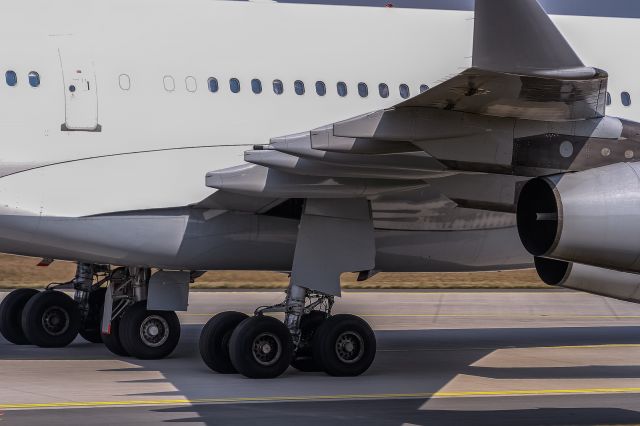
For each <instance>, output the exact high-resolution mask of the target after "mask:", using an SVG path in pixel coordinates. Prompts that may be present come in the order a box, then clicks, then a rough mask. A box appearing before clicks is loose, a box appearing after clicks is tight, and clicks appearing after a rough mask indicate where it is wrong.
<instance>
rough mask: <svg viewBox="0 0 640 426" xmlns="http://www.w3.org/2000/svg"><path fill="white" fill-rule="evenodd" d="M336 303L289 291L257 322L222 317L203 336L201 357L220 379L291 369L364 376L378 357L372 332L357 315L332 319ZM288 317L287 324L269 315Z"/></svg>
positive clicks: (260, 312) (271, 374) (329, 298)
mask: <svg viewBox="0 0 640 426" xmlns="http://www.w3.org/2000/svg"><path fill="white" fill-rule="evenodd" d="M332 306H333V297H332V296H326V295H322V294H319V293H313V292H310V291H309V290H307V289H305V288H302V287H298V286H294V285H292V286H290V288H289V290H288V292H287V298H286V300H285V301H284V302H283V303H281V304H278V305H274V306H268V307H261V308H258V309H257V310H256V313H255V315H254V316H252V317H248V316H247V315H245V314H242V313H239V312H223V313H220V314H218V315H216V316H215V317H213V318H211V320H209V322H208V323H207V325H206V326H205V327H204V329H203V330H202V334H201V335H200V354H201V355H202V359H203V360H204V362H205V363H206V364H207V366H209V368H211V369H212V370H213V371H216V372H218V373H223V374H228V373H236V372H238V373H240V374H242V375H244V376H246V377H250V378H257V379H264V378H274V377H278V376H280V375H281V374H282V373H284V371H285V370H286V369H287V368H288V367H289V365H292V366H293V367H295V368H296V369H298V370H300V371H305V372H310V371H324V372H326V373H327V374H330V375H332V376H357V375H360V374H362V373H364V372H365V371H366V370H367V369H368V368H369V367H370V366H371V363H372V362H373V360H374V358H375V354H376V339H375V335H374V333H373V331H372V330H371V327H369V325H368V324H367V323H366V322H365V321H364V320H362V319H361V318H358V317H356V316H354V315H334V316H331V307H332ZM270 312H283V313H284V314H285V319H284V322H282V321H279V320H277V319H275V318H273V317H270V316H266V315H264V314H266V313H270Z"/></svg>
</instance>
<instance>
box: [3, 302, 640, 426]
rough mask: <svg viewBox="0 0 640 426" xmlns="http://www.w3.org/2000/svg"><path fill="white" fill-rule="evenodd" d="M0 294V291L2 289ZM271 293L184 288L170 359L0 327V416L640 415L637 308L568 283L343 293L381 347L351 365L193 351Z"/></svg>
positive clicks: (376, 419)
mask: <svg viewBox="0 0 640 426" xmlns="http://www.w3.org/2000/svg"><path fill="white" fill-rule="evenodd" d="M4 294H5V293H0V297H3V296H4ZM282 297H283V295H282V293H280V292H249V291H243V292H226V291H207V292H204V291H203V292H193V293H192V295H191V301H190V308H189V311H188V312H187V313H181V314H180V318H181V322H182V324H183V329H182V337H181V341H180V345H179V347H178V349H177V350H176V351H175V352H174V354H173V355H172V356H171V357H169V358H168V359H164V360H153V361H141V360H137V359H131V358H120V357H116V356H114V355H112V354H111V353H110V352H108V351H107V350H106V349H105V348H104V347H103V346H102V345H96V344H89V343H86V342H85V341H83V340H82V339H81V338H78V339H77V340H76V341H75V342H74V343H73V344H72V345H70V346H69V347H67V348H63V349H42V348H36V347H33V346H15V345H12V344H9V343H8V342H6V341H5V340H2V338H0V423H2V424H18V425H36V424H47V425H70V424H91V425H106V424H109V425H113V424H119V425H129V424H140V425H142V424H160V423H165V422H166V423H169V424H190V425H198V424H207V425H227V424H238V425H240V424H256V423H259V424H260V425H275V424H278V425H282V424H305V425H326V424H332V425H342V424H344V425H373V424H375V425H377V424H381V425H460V424H473V425H518V426H526V425H562V424H567V425H568V424H571V425H576V424H577V425H583V424H585V425H586V424H588V425H592V424H640V306H638V305H634V304H630V303H626V302H619V301H613V300H610V299H606V298H602V297H598V296H592V295H588V294H584V293H575V292H569V291H561V290H560V291H556V290H550V291H531V290H526V291H523V290H520V291H469V290H465V291H372V292H369V291H367V292H364V291H363V292H348V293H345V294H344V295H343V297H342V298H341V299H340V300H338V301H337V303H336V306H335V309H334V312H336V313H338V312H348V313H354V314H357V315H361V316H363V317H364V318H365V319H366V320H367V321H369V322H370V323H371V325H372V326H373V327H374V329H375V330H376V336H377V339H378V348H379V351H378V354H377V357H376V360H375V362H374V364H373V365H372V367H371V369H370V370H369V371H368V372H367V373H366V374H364V375H363V376H360V377H355V378H335V377H329V376H327V375H325V374H322V373H301V372H298V371H296V370H294V369H289V370H288V371H287V372H286V373H285V374H284V375H283V376H282V377H280V378H277V379H271V380H250V379H246V378H243V377H241V376H238V375H220V374H216V373H213V372H211V371H210V370H208V368H207V367H206V366H205V365H204V363H203V362H202V361H201V360H200V357H199V354H198V351H197V340H198V336H199V332H200V329H201V328H202V325H203V324H204V323H205V322H206V321H207V320H208V319H209V317H210V316H212V315H214V314H215V313H217V312H220V311H223V310H240V311H244V312H247V313H250V312H252V311H253V310H254V309H255V308H256V307H257V306H259V305H266V304H272V303H276V302H279V301H281V299H282Z"/></svg>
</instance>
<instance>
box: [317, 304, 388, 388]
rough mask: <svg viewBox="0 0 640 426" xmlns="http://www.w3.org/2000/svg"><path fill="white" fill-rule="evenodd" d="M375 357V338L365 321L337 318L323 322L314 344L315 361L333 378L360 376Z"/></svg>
mask: <svg viewBox="0 0 640 426" xmlns="http://www.w3.org/2000/svg"><path fill="white" fill-rule="evenodd" d="M375 356H376V337H375V335H374V333H373V330H371V327H369V324H367V323H366V322H365V321H364V320H363V319H362V318H359V317H357V316H355V315H345V314H340V315H334V316H332V317H329V318H328V319H327V320H326V321H324V322H323V323H322V324H321V325H320V327H318V330H317V331H316V335H315V338H314V341H313V358H314V359H315V360H316V361H317V362H318V363H319V364H320V365H321V366H322V368H323V369H324V371H325V372H327V374H330V375H331V376H359V375H360V374H362V373H364V372H365V371H367V369H368V368H369V367H370V366H371V363H372V362H373V359H374V358H375Z"/></svg>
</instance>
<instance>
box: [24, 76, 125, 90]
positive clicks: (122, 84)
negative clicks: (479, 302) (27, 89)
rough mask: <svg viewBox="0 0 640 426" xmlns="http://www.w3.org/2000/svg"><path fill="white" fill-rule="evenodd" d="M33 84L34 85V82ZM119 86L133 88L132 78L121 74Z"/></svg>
mask: <svg viewBox="0 0 640 426" xmlns="http://www.w3.org/2000/svg"><path fill="white" fill-rule="evenodd" d="M29 83H31V74H29ZM31 85H32V86H33V84H31ZM118 86H120V89H122V90H129V89H130V88H131V79H130V78H129V76H128V75H127V74H120V76H119V77H118ZM34 87H35V86H34Z"/></svg>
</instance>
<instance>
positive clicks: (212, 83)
mask: <svg viewBox="0 0 640 426" xmlns="http://www.w3.org/2000/svg"><path fill="white" fill-rule="evenodd" d="M207 86H209V91H210V92H211V93H216V92H217V91H218V89H220V87H219V85H218V79H217V78H215V77H209V80H207Z"/></svg>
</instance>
